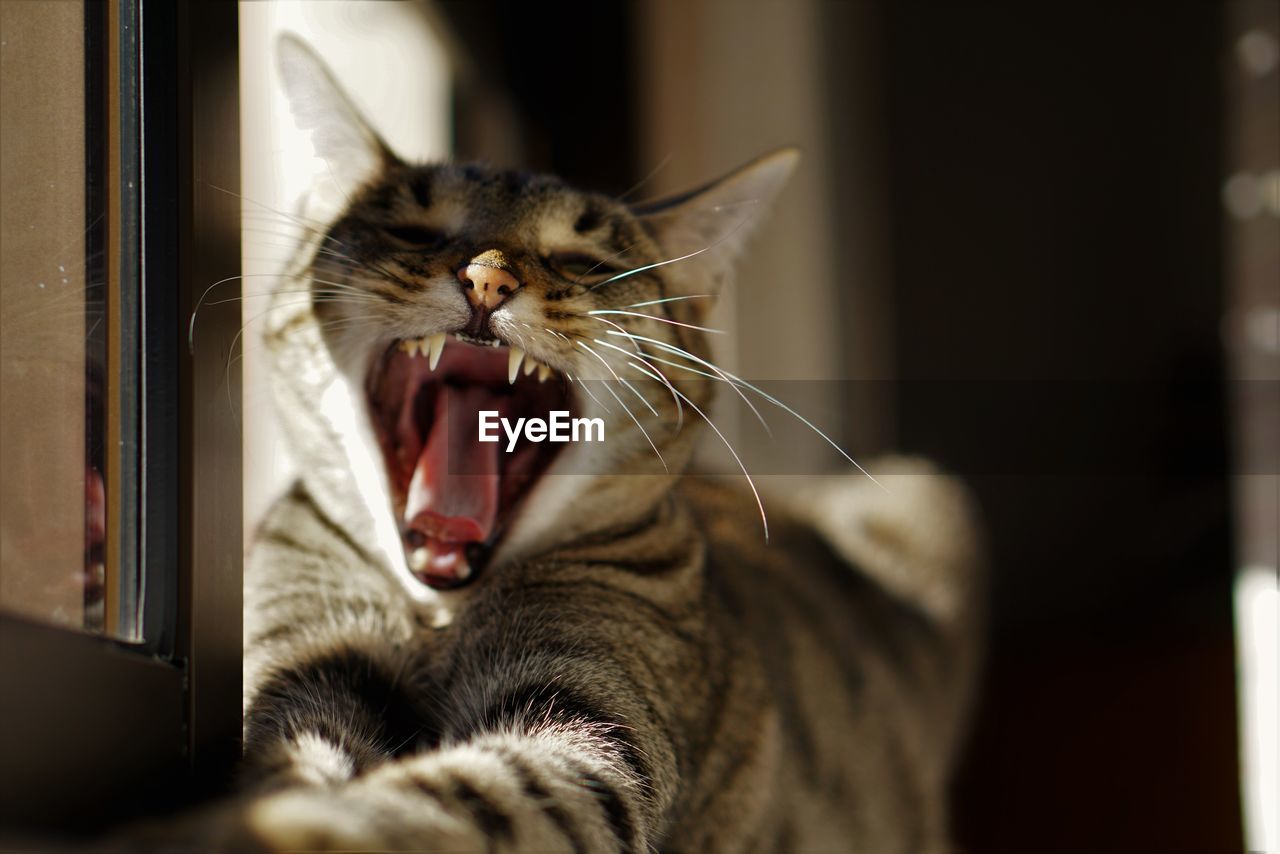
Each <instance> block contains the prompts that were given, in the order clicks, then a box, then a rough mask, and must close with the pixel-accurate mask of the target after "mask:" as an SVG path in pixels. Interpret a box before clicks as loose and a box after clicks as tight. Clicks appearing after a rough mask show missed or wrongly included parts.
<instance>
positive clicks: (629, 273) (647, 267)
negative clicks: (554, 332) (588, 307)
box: [587, 199, 755, 293]
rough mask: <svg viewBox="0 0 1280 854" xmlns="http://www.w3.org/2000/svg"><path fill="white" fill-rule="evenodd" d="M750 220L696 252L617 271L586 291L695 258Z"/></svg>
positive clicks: (735, 232) (745, 220) (744, 220)
mask: <svg viewBox="0 0 1280 854" xmlns="http://www.w3.org/2000/svg"><path fill="white" fill-rule="evenodd" d="M754 201H755V200H754V199H752V200H748V201H744V202H740V203H739V204H748V203H754ZM750 221H751V219H750V218H749V217H748V218H746V219H743V220H742V222H740V223H738V224H737V225H735V226H734V227H733V228H731V229H729V231H728V232H727V233H726V234H724V236H722V237H721V238H720V239H718V240H716V241H715V242H713V243H711V244H709V245H707V246H704V247H702V248H701V249H699V250H697V251H696V252H690V253H688V254H687V255H681V256H680V257H678V258H668V259H667V260H666V261H658V262H656V263H653V264H646V265H644V266H643V267H637V268H635V269H634V270H627V271H626V272H624V273H619V274H618V275H616V276H611V277H610V278H608V279H605V280H604V281H603V282H597V283H596V284H594V285H592V286H591V287H590V288H588V289H587V292H588V293H590V292H591V291H594V290H595V289H596V288H598V287H601V286H602V285H607V284H609V283H610V282H616V281H618V280H619V279H625V278H627V277H628V276H634V275H636V274H637V273H643V272H645V271H647V270H652V269H655V268H657V267H665V266H666V265H668V264H674V263H676V262H677V261H687V260H689V259H690V258H695V257H697V256H699V255H701V254H702V253H704V252H710V251H711V250H712V249H715V248H716V247H717V246H719V245H720V244H721V243H724V242H725V241H726V240H728V239H729V238H730V237H733V235H735V234H737V232H738V230H739V229H741V228H742V227H743V226H744V225H746V224H747V223H748V222H750Z"/></svg>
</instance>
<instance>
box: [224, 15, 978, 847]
mask: <svg viewBox="0 0 1280 854" xmlns="http://www.w3.org/2000/svg"><path fill="white" fill-rule="evenodd" d="M279 57H280V68H281V71H282V76H283V79H284V81H285V87H286V89H287V91H288V95H289V97H290V101H291V103H292V105H293V109H294V113H295V116H296V118H297V119H298V121H299V123H300V124H301V125H302V126H304V127H306V128H308V129H310V131H311V133H312V138H313V140H314V144H315V146H316V149H317V153H318V154H319V155H320V156H321V157H323V158H324V159H325V160H326V161H327V162H328V163H329V165H330V168H331V170H332V172H333V177H334V179H335V181H336V182H337V184H338V185H339V186H342V187H344V188H345V190H344V193H345V196H344V199H343V205H342V210H341V211H340V212H339V213H338V215H337V216H336V217H334V218H332V219H331V220H330V221H328V222H327V223H325V224H324V225H319V224H318V223H316V222H314V221H313V220H310V219H298V220H297V222H299V223H302V224H304V225H305V226H306V230H307V232H308V233H309V234H311V235H312V237H311V239H309V240H307V241H306V242H305V245H304V246H303V248H302V251H301V254H300V255H299V260H298V261H297V263H296V265H295V269H294V270H293V272H292V275H291V276H290V277H288V278H287V279H286V280H285V282H284V284H282V285H281V287H280V288H279V294H278V296H277V297H276V303H275V309H274V310H273V311H272V312H271V314H270V319H269V324H270V328H269V330H268V332H267V333H266V339H267V344H268V347H269V350H270V353H271V359H272V363H273V376H274V382H275V387H276V388H275V390H276V398H277V401H278V403H279V411H280V413H281V416H282V419H283V421H284V424H285V429H286V434H287V436H288V439H289V441H290V443H291V447H292V451H293V454H294V457H295V459H296V460H297V462H298V471H299V476H298V479H297V482H296V483H295V484H294V486H293V487H292V489H291V491H289V492H288V493H287V494H286V495H285V496H284V497H282V498H281V499H280V500H279V501H278V502H277V503H276V505H275V506H274V508H273V509H272V510H271V511H270V513H269V514H268V516H267V517H266V519H265V521H264V522H263V523H262V525H261V529H260V530H259V532H258V535H257V541H256V545H255V546H254V549H253V551H252V554H251V557H250V560H249V562H248V566H247V569H246V574H247V580H246V628H245V659H246V665H245V667H246V671H245V696H244V714H245V730H244V734H245V774H246V778H247V783H246V786H247V789H246V792H247V794H246V795H245V797H244V799H243V800H241V801H240V802H238V804H237V805H236V806H235V807H234V809H231V810H230V813H229V814H223V815H222V816H221V818H220V823H219V826H218V829H217V830H216V835H215V836H214V837H206V839H210V840H213V841H221V842H222V843H223V844H226V845H227V846H239V845H241V844H243V843H246V842H249V841H252V842H254V843H256V844H258V845H261V846H264V847H267V848H270V849H294V848H305V849H378V850H386V849H396V850H399V849H413V850H447V851H460V850H487V851H574V852H597V851H601V852H603V851H637V852H638V851H646V850H665V851H691V852H734V851H765V852H783V851H788V850H810V851H818V850H821V851H845V850H848V851H855V850H856V851H871V852H893V851H904V852H920V851H934V850H944V849H945V847H946V827H945V798H944V796H945V787H946V783H947V774H948V768H949V767H950V765H951V762H952V760H953V758H954V754H955V748H956V742H957V738H958V735H959V733H960V729H961V726H962V721H963V718H964V710H965V708H966V703H967V697H968V694H969V686H970V682H971V675H972V671H973V667H974V659H975V651H976V643H975V637H976V633H975V627H974V613H973V598H974V591H975V587H976V578H977V576H976V567H977V565H978V550H977V546H976V539H975V534H974V527H973V522H972V513H971V510H970V507H969V503H968V499H967V498H966V497H965V494H964V493H963V491H962V490H961V489H960V488H959V487H958V486H957V485H956V484H955V483H953V482H951V481H949V480H947V479H945V478H943V477H941V476H940V475H937V474H935V473H934V472H933V471H932V470H931V469H930V468H929V467H928V466H927V465H925V464H923V463H918V462H912V461H906V460H899V461H896V462H895V463H894V465H893V466H892V468H893V470H894V471H895V472H896V474H894V475H892V476H885V477H881V478H878V479H877V480H874V481H873V480H872V479H871V478H869V477H868V476H865V475H864V474H860V473H858V472H856V471H854V470H852V469H850V472H849V474H848V476H847V477H838V478H837V477H832V478H828V479H824V480H823V481H822V482H821V483H820V484H819V485H818V486H816V487H814V488H813V489H812V490H809V491H807V492H806V493H805V494H804V495H803V497H801V498H795V497H794V496H793V497H791V499H790V500H789V501H783V500H779V499H776V498H770V499H769V500H768V501H766V502H765V505H766V506H767V507H768V509H769V513H768V518H767V524H768V540H767V543H766V540H765V532H764V531H763V530H762V527H761V516H760V512H759V507H758V504H757V497H756V496H755V495H754V494H753V490H752V489H747V488H742V489H739V488H728V487H726V486H725V485H723V484H722V483H718V482H717V483H713V482H711V481H709V480H703V479H698V478H695V477H693V476H685V477H683V478H682V477H681V475H682V473H683V471H684V469H685V468H686V467H687V465H688V463H689V458H690V455H691V452H692V450H693V446H694V442H695V439H697V438H698V436H699V434H700V427H703V426H705V425H706V424H708V423H709V422H708V421H707V420H706V416H707V415H708V414H709V409H708V407H709V405H710V403H711V401H710V397H711V394H712V391H713V389H714V388H715V387H717V386H719V385H728V386H731V387H732V388H733V389H734V391H735V392H741V393H745V394H749V395H754V394H755V392H753V391H751V390H750V388H749V387H748V386H747V385H746V384H745V383H744V382H743V381H740V380H739V379H738V378H736V377H733V376H732V375H729V374H727V373H725V372H723V371H721V370H720V369H719V368H718V367H715V366H714V365H713V364H712V362H711V356H710V353H709V348H708V343H707V336H706V335H705V334H704V332H703V330H702V328H701V327H702V325H703V322H704V321H703V318H704V316H705V314H706V312H707V309H708V302H709V299H708V298H707V295H710V294H713V293H714V292H715V291H716V290H717V289H718V288H721V287H724V285H725V282H726V281H727V280H728V278H729V274H730V267H729V265H730V262H731V261H732V260H733V258H734V256H735V254H736V253H737V251H738V250H739V249H740V248H741V246H742V244H743V242H744V240H745V238H746V236H747V233H748V231H749V230H750V228H751V225H752V224H753V223H754V222H755V221H757V220H758V219H759V214H760V212H761V209H762V207H763V205H764V203H765V202H767V200H768V199H770V198H771V197H772V196H773V195H774V193H775V192H776V191H777V190H778V189H779V188H780V186H781V185H782V184H783V182H784V180H785V179H786V177H787V175H788V174H789V173H790V172H791V170H792V168H793V166H794V165H795V163H796V161H797V155H796V154H795V153H794V152H793V151H790V150H784V151H779V152H775V153H773V154H770V155H767V156H765V157H762V158H760V159H758V160H756V161H754V162H752V163H749V164H748V165H746V166H744V167H743V168H741V169H739V170H738V171H736V172H734V173H732V174H731V175H729V176H727V177H725V178H723V179H721V180H718V181H715V182H713V183H710V184H708V185H706V186H704V187H702V188H700V189H698V190H695V191H692V192H689V193H685V194H683V195H680V196H678V197H675V198H671V199H667V200H665V201H662V202H658V203H652V204H645V205H639V206H628V205H626V204H623V203H621V202H619V201H617V200H614V199H611V198H609V197H606V196H603V195H600V194H596V193H590V192H583V191H580V190H577V189H574V188H572V187H569V186H567V185H566V184H564V183H563V182H562V181H560V180H558V179H556V178H554V177H550V176H545V175H534V174H526V173H523V172H515V171H506V170H501V169H493V168H487V167H484V166H477V165H455V164H431V165H413V164H408V163H405V162H403V161H401V160H400V159H399V158H397V157H396V156H395V155H394V154H393V153H392V152H391V151H390V150H389V149H388V148H387V146H386V145H385V144H384V143H383V142H382V140H381V139H380V138H379V136H378V135H377V134H376V133H375V132H374V130H373V129H372V128H371V127H370V126H369V125H368V124H367V123H366V122H365V121H364V120H363V118H362V117H361V116H360V114H359V112H358V111H357V109H356V108H355V106H354V105H353V103H352V102H351V101H350V100H349V99H348V98H347V97H346V95H344V94H343V93H342V91H341V89H340V88H339V87H338V86H337V85H336V84H335V82H334V81H333V79H332V77H331V75H330V74H329V72H328V71H327V70H326V69H325V67H324V66H323V64H322V63H321V62H320V60H319V59H318V58H317V57H316V56H315V55H314V54H313V53H312V52H311V51H310V49H309V48H307V47H306V46H304V45H303V44H302V43H300V42H299V41H297V40H296V39H292V38H288V37H286V38H285V39H284V40H282V42H281V44H280V47H279ZM299 291H306V292H307V293H308V294H309V296H308V297H307V298H306V299H305V300H299V299H298V298H297V297H296V296H293V295H296V294H297V293H298V292H299ZM759 400H760V401H762V404H761V405H764V404H765V403H767V402H768V401H767V399H765V398H760V399H759ZM557 410H559V411H567V412H570V413H572V415H573V416H575V417H593V418H595V417H598V418H600V419H602V420H603V423H604V425H605V441H603V442H596V443H588V442H578V443H568V444H554V443H551V442H546V441H543V442H536V441H530V440H529V439H528V438H525V439H521V440H519V441H518V442H517V444H516V446H515V448H514V449H513V450H511V451H508V448H507V439H506V436H505V435H503V436H502V437H501V441H499V442H497V443H485V442H480V441H478V440H477V439H478V434H477V426H478V417H479V413H481V412H485V411H487V412H493V413H499V414H500V415H501V417H505V418H508V419H511V420H512V421H514V419H516V418H519V417H525V418H531V417H535V416H537V417H545V416H546V415H547V414H548V413H550V412H553V411H557ZM708 436H709V437H711V438H712V439H714V437H713V436H711V434H708ZM873 473H874V471H873Z"/></svg>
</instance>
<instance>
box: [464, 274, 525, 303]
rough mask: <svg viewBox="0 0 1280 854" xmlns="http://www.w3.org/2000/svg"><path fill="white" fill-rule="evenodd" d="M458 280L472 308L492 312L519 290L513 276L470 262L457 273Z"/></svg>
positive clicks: (516, 280) (517, 281)
mask: <svg viewBox="0 0 1280 854" xmlns="http://www.w3.org/2000/svg"><path fill="white" fill-rule="evenodd" d="M458 280H459V281H461V282H462V286H463V287H464V288H465V289H466V292H467V299H468V300H470V301H471V305H472V306H473V307H474V308H481V309H485V310H486V311H493V310H494V309H495V308H497V307H498V306H500V305H502V303H503V302H504V301H505V300H506V299H507V297H509V296H511V295H512V294H513V293H515V292H516V291H517V290H519V289H520V282H519V280H518V279H516V277H515V276H513V275H511V274H510V273H509V272H507V271H506V270H503V269H502V268H500V267H494V266H493V265H491V264H480V263H476V262H472V263H470V264H468V265H467V266H465V267H463V268H462V269H461V270H459V271H458Z"/></svg>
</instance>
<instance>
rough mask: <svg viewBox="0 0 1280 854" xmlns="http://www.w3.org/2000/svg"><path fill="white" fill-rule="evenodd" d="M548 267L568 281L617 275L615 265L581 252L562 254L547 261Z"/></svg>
mask: <svg viewBox="0 0 1280 854" xmlns="http://www.w3.org/2000/svg"><path fill="white" fill-rule="evenodd" d="M547 266H548V267H550V268H551V269H552V270H553V271H555V272H556V273H557V274H559V275H560V276H563V277H564V278H566V279H581V278H583V277H585V276H603V275H612V274H614V273H617V272H618V270H617V268H616V267H614V266H613V265H611V264H609V263H607V262H606V261H602V260H600V259H598V258H593V257H592V256H590V255H587V254H584V253H581V252H561V253H558V254H555V255H552V256H551V257H550V258H548V259H547Z"/></svg>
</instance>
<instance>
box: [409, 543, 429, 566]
mask: <svg viewBox="0 0 1280 854" xmlns="http://www.w3.org/2000/svg"><path fill="white" fill-rule="evenodd" d="M429 560H431V552H430V551H428V550H427V547H426V546H419V547H418V548H416V549H414V550H413V552H412V553H411V554H410V555H409V568H410V569H412V570H413V571H414V572H421V571H422V570H424V569H426V568H427V561H429Z"/></svg>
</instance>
